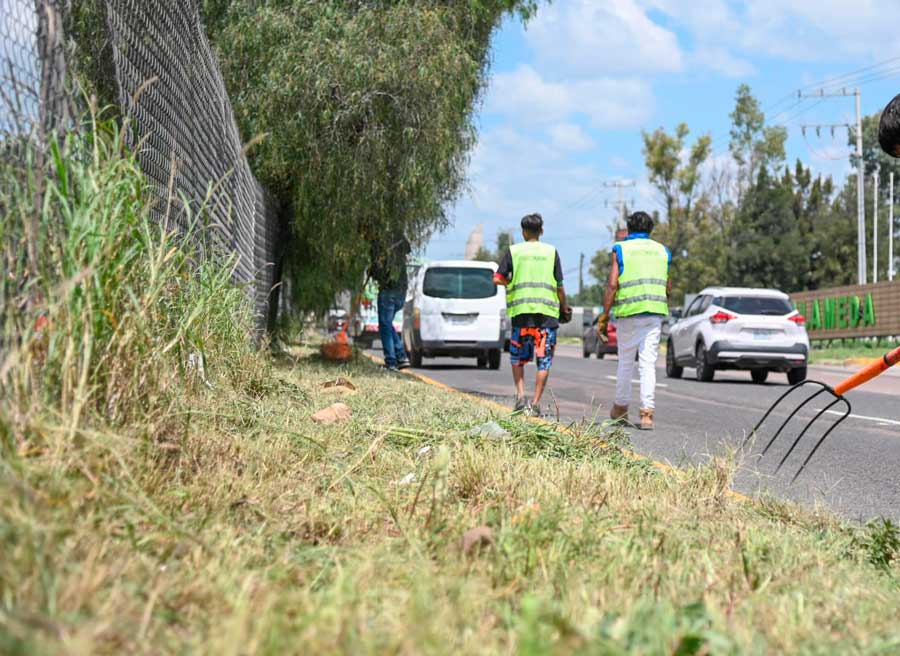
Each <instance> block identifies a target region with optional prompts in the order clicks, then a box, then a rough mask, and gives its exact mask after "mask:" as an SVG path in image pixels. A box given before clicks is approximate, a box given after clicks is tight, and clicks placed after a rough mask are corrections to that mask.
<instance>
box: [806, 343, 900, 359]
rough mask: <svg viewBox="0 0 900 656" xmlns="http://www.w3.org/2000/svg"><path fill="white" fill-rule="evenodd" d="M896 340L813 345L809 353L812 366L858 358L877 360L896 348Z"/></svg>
mask: <svg viewBox="0 0 900 656" xmlns="http://www.w3.org/2000/svg"><path fill="white" fill-rule="evenodd" d="M897 345H898V342H897V341H896V340H886V339H880V340H872V341H847V342H845V343H841V342H837V343H835V344H832V343H830V342H819V343H815V342H814V343H813V345H812V350H811V351H810V353H809V360H810V362H811V363H812V364H829V363H832V364H842V363H843V362H844V361H845V360H851V359H858V358H862V359H865V358H879V357H881V356H882V355H884V354H885V353H886V352H887V351H889V350H891V349H893V348H896V347H897Z"/></svg>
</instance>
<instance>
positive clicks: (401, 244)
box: [369, 237, 412, 291]
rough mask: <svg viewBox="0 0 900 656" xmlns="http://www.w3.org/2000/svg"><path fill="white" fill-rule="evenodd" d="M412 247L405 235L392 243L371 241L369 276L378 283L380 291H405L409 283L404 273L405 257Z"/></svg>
mask: <svg viewBox="0 0 900 656" xmlns="http://www.w3.org/2000/svg"><path fill="white" fill-rule="evenodd" d="M411 251H412V249H411V248H410V246H409V241H408V240H407V239H406V237H401V238H400V239H399V240H397V241H396V242H394V243H391V244H386V245H381V244H380V243H377V242H373V243H372V248H371V256H372V261H371V264H369V276H370V277H371V278H372V280H374V281H375V282H376V283H378V288H379V289H380V290H382V291H384V290H387V289H390V290H402V291H406V287H407V285H408V284H409V281H408V278H407V273H406V258H407V256H408V255H409V254H410V252H411Z"/></svg>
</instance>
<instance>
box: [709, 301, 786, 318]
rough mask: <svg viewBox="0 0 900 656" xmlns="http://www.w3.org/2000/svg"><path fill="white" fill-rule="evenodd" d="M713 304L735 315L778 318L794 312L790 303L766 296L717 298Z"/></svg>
mask: <svg viewBox="0 0 900 656" xmlns="http://www.w3.org/2000/svg"><path fill="white" fill-rule="evenodd" d="M715 304H716V305H718V306H719V307H721V308H724V309H726V310H729V311H730V312H735V313H737V314H757V315H768V316H776V317H780V316H782V315H784V314H790V313H791V312H793V311H794V306H793V305H791V302H790V301H788V300H786V299H783V298H772V297H766V296H726V297H724V298H721V299H719V298H717V299H716V300H715Z"/></svg>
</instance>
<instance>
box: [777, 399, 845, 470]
mask: <svg viewBox="0 0 900 656" xmlns="http://www.w3.org/2000/svg"><path fill="white" fill-rule="evenodd" d="M820 393H821V392H820ZM840 402H841V400H840V399H835V400H834V401H832V402H831V403H830V404H829V405H827V406H825V407H824V408H822V409H821V410H819V414H817V415H816V416H815V417H813V418H812V421H810V422H809V423H808V424H806V428H804V429H803V431H801V433H800V434H799V435H798V436H797V439H796V440H794V443H793V444H791V448H790V449H788V450H787V453H785V454H784V457H783V458H782V459H781V462H779V463H778V466H777V467H776V468H775V473H776V474H777V473H778V472H779V471H781V467H782V465H784V463H785V462H786V461H787V459H788V458H789V457H790V455H791V454H792V453H793V452H794V449H796V448H797V445H798V444H800V440H802V439H803V436H804V435H806V431H808V430H809V429H810V428H812V425H813V424H814V423H816V422H817V421H819V417H821V416H822V415H824V414H825V413H826V412H828V411H829V410H831V409H832V408H833V407H834V406H836V405H837V404H838V403H840Z"/></svg>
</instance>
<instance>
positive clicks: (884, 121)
mask: <svg viewBox="0 0 900 656" xmlns="http://www.w3.org/2000/svg"><path fill="white" fill-rule="evenodd" d="M878 143H879V144H881V150H883V151H884V152H886V153H887V154H888V155H890V156H891V157H900V95H897V96H894V99H893V100H891V102H889V103H888V104H887V107H885V108H884V111H883V112H881V121H879V123H878Z"/></svg>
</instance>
